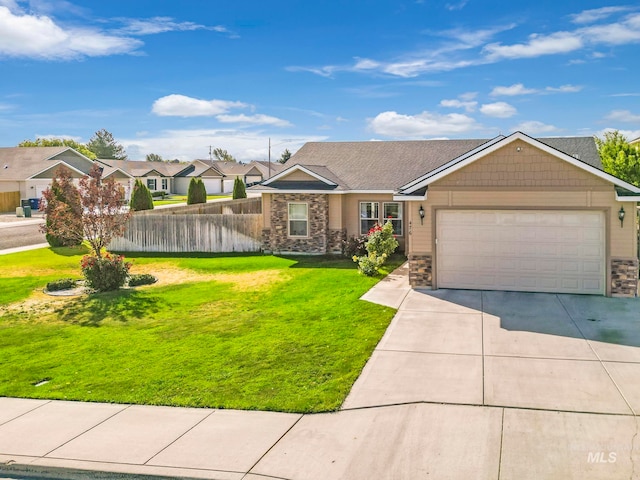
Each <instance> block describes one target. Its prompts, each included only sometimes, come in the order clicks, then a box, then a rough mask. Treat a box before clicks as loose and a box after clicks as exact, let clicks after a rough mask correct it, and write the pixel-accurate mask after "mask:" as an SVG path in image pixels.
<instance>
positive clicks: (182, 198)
mask: <svg viewBox="0 0 640 480" xmlns="http://www.w3.org/2000/svg"><path fill="white" fill-rule="evenodd" d="M218 198H228V199H231V195H207V200H216V199H218ZM186 202H187V196H186V195H171V196H167V197H165V199H164V200H161V199H160V197H157V198H154V199H153V205H154V206H158V205H173V204H176V203H186Z"/></svg>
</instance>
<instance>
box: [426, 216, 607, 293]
mask: <svg viewBox="0 0 640 480" xmlns="http://www.w3.org/2000/svg"><path fill="white" fill-rule="evenodd" d="M605 225H606V223H605V215H604V212H602V211H585V210H576V211H571V210H444V209H442V210H437V213H436V272H435V275H436V283H437V288H461V289H478V290H513V291H530V292H556V293H581V294H599V295H604V294H605V278H606V269H605V257H606V254H605V251H606V250H605V239H606V235H605V232H606V228H605Z"/></svg>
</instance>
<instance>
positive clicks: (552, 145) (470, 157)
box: [400, 132, 640, 194]
mask: <svg viewBox="0 0 640 480" xmlns="http://www.w3.org/2000/svg"><path fill="white" fill-rule="evenodd" d="M585 139H589V137H573V138H553V139H544V141H543V140H537V139H535V138H532V137H529V136H528V135H525V134H524V133H522V132H515V133H512V134H511V135H509V136H508V137H502V136H500V137H496V138H495V139H493V140H491V141H489V142H487V143H485V144H483V145H481V146H480V147H479V148H477V149H475V150H472V151H470V152H468V153H466V154H463V155H461V156H460V157H457V158H454V159H452V160H450V161H449V162H447V163H445V164H444V165H442V166H440V167H439V168H437V169H434V170H432V171H431V172H428V173H426V174H425V175H423V176H422V177H420V178H419V179H417V180H414V181H413V182H411V183H409V184H407V185H403V186H402V187H400V191H401V192H402V193H403V194H412V193H415V192H417V191H418V190H421V189H423V188H424V187H428V186H429V185H430V184H431V183H433V182H436V181H438V180H440V179H441V178H443V177H446V176H447V175H450V174H451V173H453V172H456V171H458V170H460V169H461V168H464V167H466V166H467V165H470V164H471V163H473V162H475V161H476V160H478V159H480V158H483V157H485V156H486V155H489V154H490V153H492V152H495V151H496V150H498V149H500V148H503V147H505V146H506V145H508V144H510V143H512V142H514V141H517V140H521V141H523V142H525V143H528V144H529V145H531V146H533V147H535V148H539V149H540V150H542V151H544V152H546V153H549V154H551V155H553V156H555V157H557V158H560V159H561V160H564V161H566V162H567V163H570V164H571V165H573V166H574V167H578V168H580V169H582V170H585V171H587V172H589V173H591V174H593V175H595V176H597V177H600V178H602V179H603V180H606V181H608V182H611V183H612V184H614V185H616V186H618V187H621V188H624V189H626V190H629V191H630V192H635V193H640V189H639V188H638V187H636V186H634V185H631V184H630V183H627V182H625V181H624V180H621V179H619V178H617V177H614V176H613V175H610V174H608V173H606V172H605V171H604V170H602V163H601V162H600V157H599V156H598V158H597V160H596V159H595V158H592V155H590V152H589V149H588V148H587V147H588V145H589V144H590V143H593V144H594V145H595V142H594V140H593V139H590V142H588V141H586V140H585ZM557 147H561V148H566V149H568V150H569V151H574V152H576V153H573V154H568V153H565V151H563V150H560V149H559V148H557ZM596 154H597V150H596ZM582 155H584V156H585V157H586V158H585V160H582V158H581V156H582ZM586 160H589V161H586ZM594 164H595V165H594Z"/></svg>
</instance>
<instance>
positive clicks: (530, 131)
mask: <svg viewBox="0 0 640 480" xmlns="http://www.w3.org/2000/svg"><path fill="white" fill-rule="evenodd" d="M513 130H514V131H520V132H522V133H526V134H527V135H537V134H539V133H551V132H557V131H558V130H559V129H558V127H556V126H554V125H547V124H545V123H542V122H538V121H537V120H529V121H527V122H522V123H520V124H519V125H516V126H515V127H513Z"/></svg>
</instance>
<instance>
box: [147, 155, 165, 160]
mask: <svg viewBox="0 0 640 480" xmlns="http://www.w3.org/2000/svg"><path fill="white" fill-rule="evenodd" d="M146 159H147V162H164V160H163V159H162V157H161V156H160V155H158V154H157V153H149V154H147V156H146Z"/></svg>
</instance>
